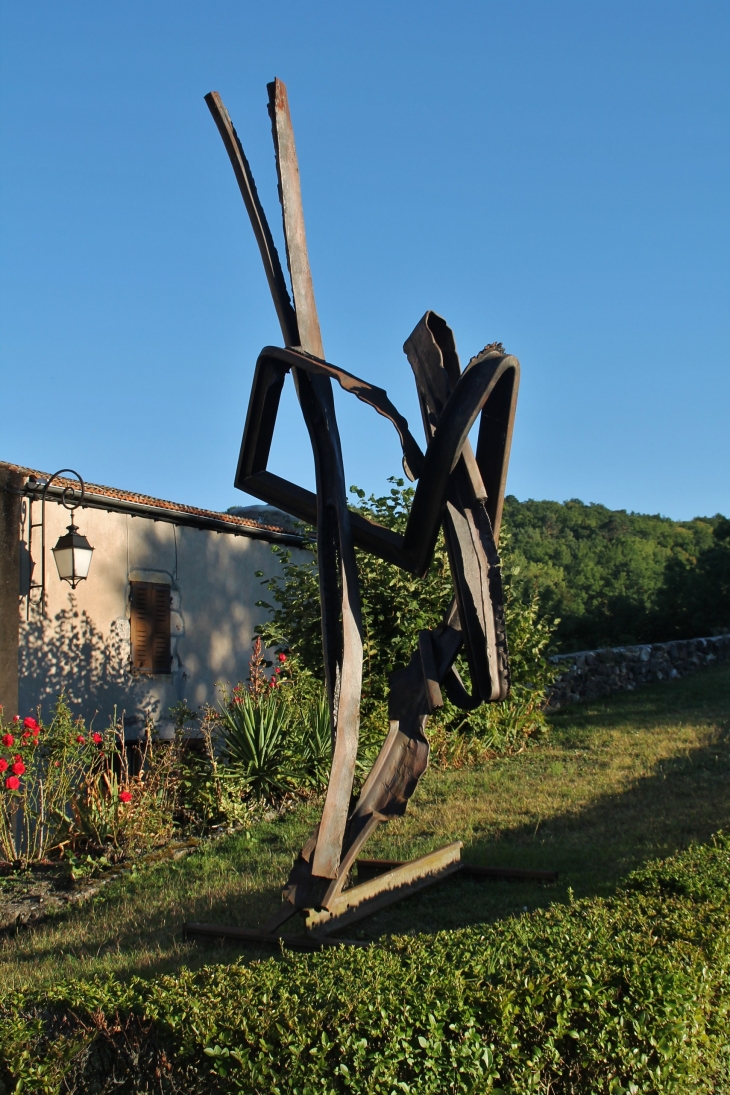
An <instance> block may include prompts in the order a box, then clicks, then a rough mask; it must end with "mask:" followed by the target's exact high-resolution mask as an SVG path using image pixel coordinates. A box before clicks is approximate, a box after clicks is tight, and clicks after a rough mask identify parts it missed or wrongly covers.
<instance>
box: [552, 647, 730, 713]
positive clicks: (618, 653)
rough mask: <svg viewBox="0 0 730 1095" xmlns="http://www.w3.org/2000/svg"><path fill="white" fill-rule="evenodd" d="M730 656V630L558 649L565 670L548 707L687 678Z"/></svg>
mask: <svg viewBox="0 0 730 1095" xmlns="http://www.w3.org/2000/svg"><path fill="white" fill-rule="evenodd" d="M727 658H730V635H717V636H713V637H712V638H708V639H682V640H679V641H677V642H672V643H650V644H645V645H643V646H617V647H613V648H611V649H607V650H582V651H580V652H579V653H577V654H557V655H556V656H555V657H554V658H552V659H551V660H552V661H553V662H554V663H555V664H556V665H557V666H560V667H563V666H564V667H565V670H564V672H562V673H561V675H560V676H559V677H558V679H557V680H556V681H555V683H554V685H553V686H552V688H551V689H550V697H549V706H550V707H551V708H553V709H554V708H557V707H562V706H563V705H564V704H566V703H579V702H580V701H581V700H592V699H596V698H597V697H598V696H608V695H610V694H611V693H612V692H630V691H632V690H633V689H634V688H636V687H637V686H638V685H640V684H649V683H651V682H653V681H665V680H673V679H676V678H677V677H686V676H687V674H688V673H694V672H695V670H697V669H703V668H704V667H705V666H709V665H716V664H717V663H718V662H720V661H725V660H726V659H727Z"/></svg>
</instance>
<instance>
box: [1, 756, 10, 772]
mask: <svg viewBox="0 0 730 1095" xmlns="http://www.w3.org/2000/svg"><path fill="white" fill-rule="evenodd" d="M7 766H8V762H7V761H6V759H5V757H0V772H4V771H5V769H6V768H7Z"/></svg>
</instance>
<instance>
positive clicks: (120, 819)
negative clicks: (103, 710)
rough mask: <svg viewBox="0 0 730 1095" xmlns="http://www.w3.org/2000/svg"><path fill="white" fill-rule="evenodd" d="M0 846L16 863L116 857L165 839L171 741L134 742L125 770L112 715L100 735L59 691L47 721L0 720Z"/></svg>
mask: <svg viewBox="0 0 730 1095" xmlns="http://www.w3.org/2000/svg"><path fill="white" fill-rule="evenodd" d="M0 739H2V745H1V747H0V766H1V767H2V772H3V774H2V785H0V851H1V852H2V855H3V856H4V857H5V859H7V860H9V861H11V862H16V863H19V864H21V865H22V864H25V863H34V862H38V861H39V860H43V859H45V858H46V857H47V856H48V855H49V854H50V853H51V852H56V853H58V852H59V851H64V850H67V851H71V852H74V851H77V850H78V849H80V848H83V849H85V850H90V851H92V852H96V853H98V852H101V851H106V852H108V853H109V854H113V855H114V856H115V857H117V858H118V857H119V856H121V855H124V854H127V853H129V852H130V851H132V850H133V849H134V850H135V851H139V850H143V849H145V848H149V847H150V846H152V845H154V844H156V843H160V842H164V841H165V840H167V839H168V838H169V836H170V833H171V831H172V821H173V813H174V809H175V798H176V779H177V775H176V769H177V763H176V760H177V747H176V744H175V745H161V744H159V743H156V742H153V740H152V738H151V736H150V735H149V734H147V735H146V736H145V737H144V738H143V740H142V741H141V742H140V756H139V758H138V759H139V764H138V765H137V767H138V768H139V770H138V771H137V773H136V774H132V773H131V771H130V766H129V763H128V759H129V758H128V755H127V750H126V747H125V744H124V736H123V730H122V727H121V725H120V724H117V722H116V719H115V716H114V717H112V719H111V721H110V723H109V726H108V727H107V729H106V730H105V731H104V732H103V733H99V732H97V731H91V730H89V729H87V728H86V726H85V725H84V722H83V720H82V719H74V718H73V716H72V714H71V710H70V708H69V706H68V703H67V700H66V697H65V696H63V695H61V696H60V697H59V699H58V701H57V703H56V706H55V709H54V714H53V718H52V720H51V722H50V723H49V725H48V726H44V725H43V723H42V722H37V721H36V720H35V719H32V718H30V717H29V718H26V719H25V720H24V721H21V720H19V719H15V720H13V722H12V723H10V724H6V723H3V721H2V719H1V718H0Z"/></svg>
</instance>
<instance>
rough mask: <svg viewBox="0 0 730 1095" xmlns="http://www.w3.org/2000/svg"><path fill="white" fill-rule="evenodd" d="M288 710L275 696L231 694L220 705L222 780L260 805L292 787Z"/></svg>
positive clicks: (243, 693)
mask: <svg viewBox="0 0 730 1095" xmlns="http://www.w3.org/2000/svg"><path fill="white" fill-rule="evenodd" d="M287 723H288V711H287V707H286V704H284V703H283V702H282V701H281V699H280V698H279V696H278V695H276V694H275V693H273V692H269V694H267V695H263V696H261V697H260V698H258V699H256V698H254V697H253V696H252V695H251V693H250V692H247V691H243V690H241V691H239V692H237V693H236V692H234V694H233V695H232V696H226V697H225V702H224V703H223V705H222V706H221V721H220V730H221V734H220V736H221V743H222V746H223V750H224V755H225V760H226V762H227V763H226V764H225V765H223V766H221V767H220V768H219V771H220V772H221V773H222V778H223V779H232V780H233V781H235V783H236V785H237V786H238V787H240V788H241V789H242V790H244V791H246V792H249V793H250V794H251V795H252V796H253V797H254V798H255V799H256V800H257V801H259V802H272V801H275V800H276V799H277V798H281V797H282V796H283V795H285V794H286V793H287V791H290V790H291V789H292V786H293V774H292V772H291V766H290V760H291V755H290V753H289V750H288V746H287Z"/></svg>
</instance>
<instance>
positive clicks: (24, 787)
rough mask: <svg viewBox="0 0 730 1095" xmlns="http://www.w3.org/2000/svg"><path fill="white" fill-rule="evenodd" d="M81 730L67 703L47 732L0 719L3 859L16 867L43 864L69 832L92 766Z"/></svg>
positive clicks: (28, 722) (28, 721)
mask: <svg viewBox="0 0 730 1095" xmlns="http://www.w3.org/2000/svg"><path fill="white" fill-rule="evenodd" d="M80 736H81V735H80V734H79V724H78V723H77V722H75V721H74V719H73V718H72V716H71V712H70V710H69V707H68V705H67V703H66V701H65V698H64V697H63V696H61V697H60V698H59V700H58V702H57V704H56V708H55V711H54V713H53V718H52V719H51V722H50V723H49V725H48V726H43V725H42V724H41V723H40V722H39V721H38V720H37V719H35V718H33V717H32V716H30V715H29V716H28V717H27V718H25V719H23V720H21V719H20V717H19V716H17V715H16V716H15V718H14V719H13V720H12V723H11V724H10V726H7V725H6V724H5V723H4V722H3V719H2V715H0V853H1V854H2V856H3V857H4V858H5V859H7V860H10V861H11V862H18V861H20V862H31V861H34V860H39V859H44V858H45V857H46V856H47V854H48V852H49V851H50V850H51V849H52V848H53V847H54V846H57V845H58V842H59V841H60V840H61V839H62V836H63V834H64V832H65V830H66V829H67V827H68V805H69V802H70V799H71V795H72V792H73V788H74V787H75V786H76V785H77V784H78V782H79V780H80V778H81V776H82V774H83V772H84V770H85V768H86V766H87V764H88V759H89V758H88V756H87V749H86V747H85V745H84V742H83V741H82V742H80V741H78V738H79V737H80Z"/></svg>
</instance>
